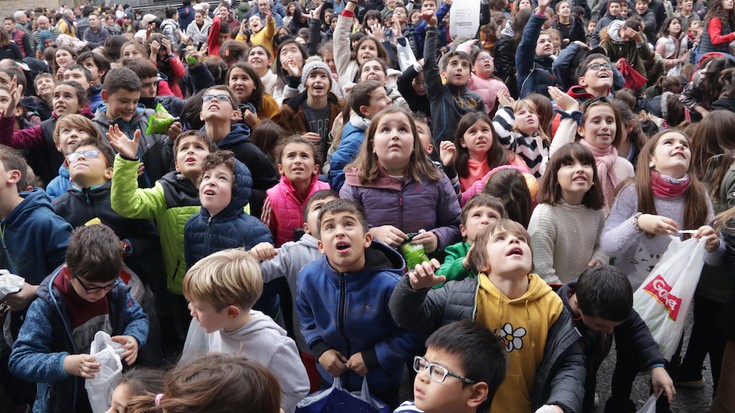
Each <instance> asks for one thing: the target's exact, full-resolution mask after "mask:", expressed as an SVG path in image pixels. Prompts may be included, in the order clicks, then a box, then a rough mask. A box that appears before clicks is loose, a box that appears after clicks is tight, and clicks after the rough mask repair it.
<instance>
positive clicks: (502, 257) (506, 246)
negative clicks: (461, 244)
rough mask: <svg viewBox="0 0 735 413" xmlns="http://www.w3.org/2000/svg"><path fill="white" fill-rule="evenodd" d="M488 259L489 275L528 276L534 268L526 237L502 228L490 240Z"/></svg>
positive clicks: (488, 243) (491, 235)
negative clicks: (521, 274)
mask: <svg viewBox="0 0 735 413" xmlns="http://www.w3.org/2000/svg"><path fill="white" fill-rule="evenodd" d="M487 257H488V261H489V262H488V263H487V265H488V267H489V274H488V275H496V276H504V275H512V274H516V275H517V274H520V273H523V274H528V273H529V272H530V271H531V267H532V266H533V257H532V255H531V247H529V245H528V240H527V239H526V237H525V235H522V234H515V233H513V232H511V231H508V230H505V229H500V228H498V229H497V230H496V231H495V232H494V233H492V234H490V237H489V238H488V242H487ZM486 270H487V269H486Z"/></svg>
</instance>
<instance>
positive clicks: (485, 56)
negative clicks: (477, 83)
mask: <svg viewBox="0 0 735 413" xmlns="http://www.w3.org/2000/svg"><path fill="white" fill-rule="evenodd" d="M473 69H474V71H475V74H476V75H477V76H479V77H481V78H483V79H489V78H490V76H492V75H493V72H494V71H495V64H494V63H493V57H492V56H490V53H488V52H481V53H480V54H478V55H477V57H476V58H475V65H474V66H473Z"/></svg>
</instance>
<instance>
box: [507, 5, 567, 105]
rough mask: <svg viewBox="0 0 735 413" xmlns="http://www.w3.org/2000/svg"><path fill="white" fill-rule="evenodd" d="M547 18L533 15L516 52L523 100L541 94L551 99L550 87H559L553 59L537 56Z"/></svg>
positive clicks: (519, 86) (519, 88) (519, 85)
mask: <svg viewBox="0 0 735 413" xmlns="http://www.w3.org/2000/svg"><path fill="white" fill-rule="evenodd" d="M545 21H546V16H543V17H542V16H539V15H538V14H536V13H533V14H531V18H530V19H529V20H528V24H526V27H524V28H523V37H522V38H521V42H520V43H519V44H518V51H517V52H516V67H517V68H518V69H517V70H518V80H517V82H518V91H519V95H520V97H521V98H524V97H526V96H527V95H529V94H531V93H539V94H541V95H544V96H546V97H549V86H559V80H558V79H557V78H556V76H554V73H553V71H552V68H551V66H552V64H553V63H554V60H553V59H552V58H551V57H541V56H536V41H537V40H538V38H539V35H540V33H541V26H543V24H544V22H545Z"/></svg>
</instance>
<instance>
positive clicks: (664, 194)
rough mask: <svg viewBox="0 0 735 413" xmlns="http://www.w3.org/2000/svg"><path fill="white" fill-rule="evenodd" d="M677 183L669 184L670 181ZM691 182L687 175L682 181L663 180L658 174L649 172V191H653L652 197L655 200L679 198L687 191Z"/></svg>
mask: <svg viewBox="0 0 735 413" xmlns="http://www.w3.org/2000/svg"><path fill="white" fill-rule="evenodd" d="M672 179H673V180H675V181H677V182H671V180H672ZM691 183H692V180H691V179H689V175H685V176H684V178H682V179H675V178H670V179H665V178H663V177H662V176H661V174H660V173H658V172H656V171H651V189H653V195H654V196H655V197H656V198H673V197H675V196H679V195H681V194H683V193H684V192H686V190H687V189H689V184H691Z"/></svg>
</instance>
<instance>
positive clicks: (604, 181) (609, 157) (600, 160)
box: [579, 139, 620, 210]
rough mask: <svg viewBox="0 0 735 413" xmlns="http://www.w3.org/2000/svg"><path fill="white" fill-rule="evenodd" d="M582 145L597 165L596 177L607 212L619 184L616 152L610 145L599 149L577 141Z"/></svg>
mask: <svg viewBox="0 0 735 413" xmlns="http://www.w3.org/2000/svg"><path fill="white" fill-rule="evenodd" d="M579 143H581V144H582V145H584V146H585V147H586V148H588V149H589V150H590V151H592V154H593V155H595V163H596V164H597V176H598V177H599V178H600V184H601V185H602V193H603V194H604V195H605V205H606V206H607V209H608V210H609V209H610V208H612V204H613V202H614V201H615V188H617V187H618V184H619V183H620V182H619V181H618V175H617V174H616V173H615V161H616V160H617V159H618V150H617V149H615V147H614V146H612V145H610V146H609V147H608V148H607V149H600V148H597V147H595V146H592V145H591V144H590V143H589V142H587V141H586V140H584V139H582V140H580V141H579Z"/></svg>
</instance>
